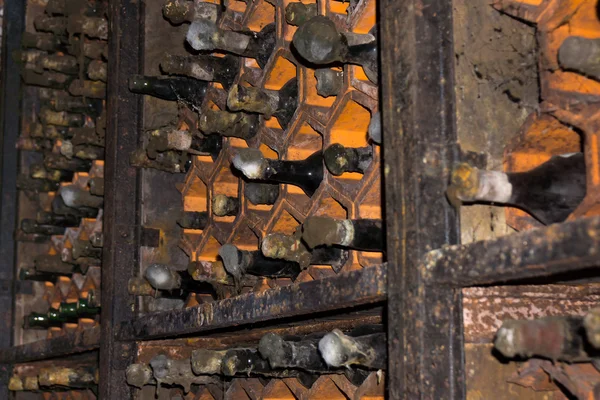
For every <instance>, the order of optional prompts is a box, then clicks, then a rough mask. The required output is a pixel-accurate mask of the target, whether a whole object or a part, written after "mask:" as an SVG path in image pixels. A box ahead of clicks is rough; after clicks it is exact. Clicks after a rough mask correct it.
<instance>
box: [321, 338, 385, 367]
mask: <svg viewBox="0 0 600 400" xmlns="http://www.w3.org/2000/svg"><path fill="white" fill-rule="evenodd" d="M319 351H320V352H321V356H322V357H323V359H324V360H325V362H326V363H327V365H329V366H330V367H335V368H340V367H349V366H351V365H357V366H361V367H364V368H369V369H386V366H387V345H386V337H385V333H374V334H371V335H364V336H358V337H351V336H347V335H344V333H342V332H341V331H340V330H339V329H334V330H333V331H331V332H329V333H328V334H327V335H325V336H323V338H322V339H321V340H320V341H319Z"/></svg>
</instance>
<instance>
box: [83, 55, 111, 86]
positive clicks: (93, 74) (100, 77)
mask: <svg viewBox="0 0 600 400" xmlns="http://www.w3.org/2000/svg"><path fill="white" fill-rule="evenodd" d="M106 68H107V64H106V63H105V62H104V61H102V60H94V61H92V62H91V63H90V64H89V65H88V69H87V76H88V78H90V79H91V80H93V81H102V82H106V79H107V72H106Z"/></svg>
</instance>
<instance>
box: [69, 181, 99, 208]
mask: <svg viewBox="0 0 600 400" xmlns="http://www.w3.org/2000/svg"><path fill="white" fill-rule="evenodd" d="M59 194H60V196H61V197H62V199H63V201H64V202H65V204H66V205H67V207H72V208H80V207H87V208H101V207H102V205H103V204H104V198H103V197H102V196H94V195H93V194H91V193H90V192H89V191H87V190H85V189H82V188H80V187H79V186H76V185H68V186H63V187H61V188H60V191H59Z"/></svg>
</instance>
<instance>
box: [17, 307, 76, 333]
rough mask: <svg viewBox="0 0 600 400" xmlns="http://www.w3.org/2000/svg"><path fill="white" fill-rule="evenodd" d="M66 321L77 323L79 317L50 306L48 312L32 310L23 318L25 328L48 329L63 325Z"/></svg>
mask: <svg viewBox="0 0 600 400" xmlns="http://www.w3.org/2000/svg"><path fill="white" fill-rule="evenodd" d="M65 323H71V324H76V323H77V318H73V317H70V316H67V315H64V314H62V313H61V312H60V311H59V310H58V309H56V308H50V309H49V310H48V312H47V313H46V314H43V313H42V314H41V313H36V312H32V313H30V314H29V315H26V316H25V318H24V320H23V329H48V328H52V327H61V326H62V325H63V324H65Z"/></svg>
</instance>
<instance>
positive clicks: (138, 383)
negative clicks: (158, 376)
mask: <svg viewBox="0 0 600 400" xmlns="http://www.w3.org/2000/svg"><path fill="white" fill-rule="evenodd" d="M125 376H126V379H125V380H126V381H127V384H128V385H130V386H133V387H136V388H139V389H141V388H142V387H144V386H146V385H156V380H155V379H154V376H153V375H152V368H150V366H149V365H147V364H131V365H129V366H128V367H127V370H126V371H125Z"/></svg>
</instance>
